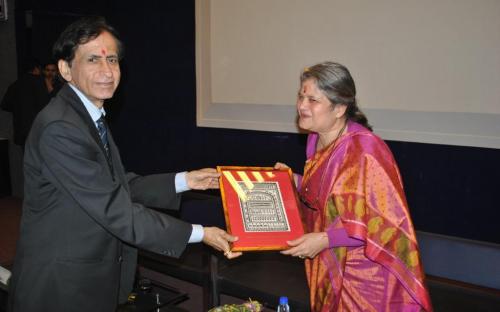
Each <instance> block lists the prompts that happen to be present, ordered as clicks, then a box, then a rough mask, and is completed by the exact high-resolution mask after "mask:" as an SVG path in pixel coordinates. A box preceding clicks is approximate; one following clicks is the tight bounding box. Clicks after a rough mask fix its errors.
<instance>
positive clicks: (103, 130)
mask: <svg viewBox="0 0 500 312" xmlns="http://www.w3.org/2000/svg"><path fill="white" fill-rule="evenodd" d="M97 130H98V131H99V136H100V137H101V141H102V144H103V145H104V150H105V151H106V157H108V158H109V144H108V128H107V127H106V120H105V119H104V115H101V118H99V119H97Z"/></svg>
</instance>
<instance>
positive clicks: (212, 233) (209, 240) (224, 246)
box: [203, 227, 242, 259]
mask: <svg viewBox="0 0 500 312" xmlns="http://www.w3.org/2000/svg"><path fill="white" fill-rule="evenodd" d="M203 232H204V234H203V243H205V244H207V245H209V246H211V247H213V248H214V249H216V250H220V251H222V252H223V253H224V256H226V257H227V258H228V259H232V258H236V257H239V256H241V255H242V253H241V252H232V251H231V247H230V246H229V243H230V242H234V241H237V240H238V237H236V236H232V235H229V234H228V233H227V232H226V231H224V230H221V229H219V228H217V227H204V228H203Z"/></svg>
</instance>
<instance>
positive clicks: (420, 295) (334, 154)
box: [276, 62, 432, 311]
mask: <svg viewBox="0 0 500 312" xmlns="http://www.w3.org/2000/svg"><path fill="white" fill-rule="evenodd" d="M300 83H301V85H300V90H299V93H298V100H297V110H298V114H299V120H298V123H299V126H300V128H302V129H304V130H308V131H310V132H311V134H309V137H308V142H307V151H306V153H307V161H306V164H305V168H304V176H303V178H302V181H301V182H300V183H299V184H300V185H299V197H300V199H301V201H302V213H303V220H304V224H305V227H306V232H307V234H305V235H303V236H302V237H300V238H298V239H296V240H293V241H290V242H289V245H290V248H289V249H287V250H285V251H283V252H282V253H283V254H287V255H291V256H296V257H300V258H305V259H306V260H305V268H306V273H307V278H308V283H309V287H310V297H311V310H312V311H431V310H432V306H431V302H430V299H429V295H428V292H427V289H426V287H425V284H424V272H423V269H422V264H421V262H420V257H419V252H418V246H417V240H416V236H415V232H414V229H413V225H412V222H411V219H410V214H409V212H408V205H407V202H406V198H405V195H404V190H403V184H402V181H401V177H400V174H399V170H398V167H397V165H396V163H395V161H394V158H393V156H392V154H391V152H390V150H389V148H388V147H387V145H386V144H385V143H384V142H383V141H382V140H381V139H380V138H379V137H377V136H376V135H375V134H373V133H372V132H371V127H370V126H369V125H368V121H367V119H366V117H365V115H364V114H363V113H362V112H361V111H360V110H359V108H358V106H357V104H356V89H355V85H354V81H353V79H352V77H351V75H350V73H349V71H348V70H347V68H345V67H344V66H342V65H340V64H337V63H332V62H326V63H321V64H317V65H314V66H312V67H310V68H306V69H305V70H304V72H303V73H302V75H301V77H300ZM276 167H277V168H280V167H286V165H284V164H281V163H277V164H276Z"/></svg>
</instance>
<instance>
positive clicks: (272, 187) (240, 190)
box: [217, 166, 304, 251]
mask: <svg viewBox="0 0 500 312" xmlns="http://www.w3.org/2000/svg"><path fill="white" fill-rule="evenodd" d="M217 171H219V172H220V173H221V177H220V190H221V194H222V202H223V205H224V215H225V218H226V226H227V231H228V232H229V233H231V234H232V235H235V236H238V238H239V240H238V241H236V242H234V243H233V246H232V249H231V250H233V251H249V250H282V249H286V248H288V244H287V243H286V241H288V240H292V239H296V238H298V237H300V236H301V235H302V234H304V229H303V227H302V220H301V217H300V211H299V205H298V196H297V190H296V188H295V184H294V182H293V176H292V171H291V169H288V170H276V169H274V168H271V167H232V166H218V167H217Z"/></svg>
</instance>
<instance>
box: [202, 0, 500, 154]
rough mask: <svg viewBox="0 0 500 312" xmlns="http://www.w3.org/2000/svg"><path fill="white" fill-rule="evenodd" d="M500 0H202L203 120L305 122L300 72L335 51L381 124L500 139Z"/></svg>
mask: <svg viewBox="0 0 500 312" xmlns="http://www.w3.org/2000/svg"><path fill="white" fill-rule="evenodd" d="M499 16H500V1H497V0H478V1H470V0H420V1H418V0H407V1H400V0H379V1H370V0H355V1H347V0H346V1H335V0H308V1H305V0H303V1H301V0H252V1H249V0H196V76H197V78H196V79H197V82H196V84H197V85H196V91H197V124H198V126H201V127H217V128H233V129H249V130H263V131H277V132H298V131H299V129H297V126H296V111H295V101H296V94H297V90H298V77H299V74H300V72H301V70H302V69H303V68H304V67H306V66H309V65H312V64H315V63H318V62H322V61H325V60H332V61H337V62H340V63H342V64H344V65H346V66H347V67H348V68H349V70H350V71H351V74H352V75H353V77H354V80H355V81H356V87H357V90H358V102H359V105H360V107H361V109H362V110H363V111H364V112H365V113H366V115H367V116H368V118H369V121H370V123H371V124H372V125H373V126H374V131H375V132H376V133H378V134H379V135H380V136H381V137H382V138H384V139H388V140H396V141H409V142H421V143H436V144H449V145H463V146H477V147H489V148H500V18H498V17H499Z"/></svg>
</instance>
